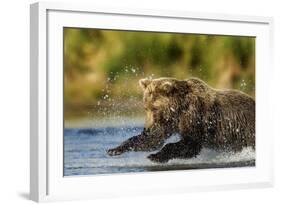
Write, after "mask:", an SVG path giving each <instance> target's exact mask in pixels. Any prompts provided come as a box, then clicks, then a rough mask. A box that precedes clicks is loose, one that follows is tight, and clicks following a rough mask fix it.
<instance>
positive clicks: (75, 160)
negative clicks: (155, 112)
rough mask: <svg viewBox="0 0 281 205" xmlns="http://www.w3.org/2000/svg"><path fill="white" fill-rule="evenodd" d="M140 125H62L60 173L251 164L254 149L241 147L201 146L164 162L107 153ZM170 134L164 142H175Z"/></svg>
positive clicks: (144, 154) (141, 154)
mask: <svg viewBox="0 0 281 205" xmlns="http://www.w3.org/2000/svg"><path fill="white" fill-rule="evenodd" d="M142 129H143V128H142V127H136V126H131V127H125V128H124V127H107V128H95V129H88V128H81V129H79V128H66V129H65V130H64V176H73V175H95V174H112V173H126V172H145V171H164V170H183V169H184V170H185V169H203V168H223V167H244V166H254V165H255V152H254V150H252V149H251V148H244V149H243V150H242V151H241V152H238V153H224V152H217V151H214V150H210V149H205V148H204V149H202V151H201V153H200V154H199V155H198V156H197V157H196V158H192V159H173V160H170V161H169V162H168V163H165V164H159V163H154V162H151V161H150V160H149V159H147V158H146V157H147V156H148V155H149V154H151V152H128V153H124V154H122V155H119V156H114V157H110V156H108V155H107V153H106V150H108V149H109V148H113V147H115V146H118V145H120V144H121V143H122V142H123V141H124V140H126V139H127V138H129V137H131V136H134V135H137V134H139V133H141V131H142ZM178 140H179V137H178V136H176V135H175V136H172V137H171V138H170V139H168V141H167V142H166V143H169V142H176V141H178Z"/></svg>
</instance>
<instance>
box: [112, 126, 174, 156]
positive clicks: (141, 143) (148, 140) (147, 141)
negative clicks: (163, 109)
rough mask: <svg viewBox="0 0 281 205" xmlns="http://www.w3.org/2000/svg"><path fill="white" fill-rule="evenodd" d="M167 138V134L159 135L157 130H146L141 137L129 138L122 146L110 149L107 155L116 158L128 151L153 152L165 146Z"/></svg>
mask: <svg viewBox="0 0 281 205" xmlns="http://www.w3.org/2000/svg"><path fill="white" fill-rule="evenodd" d="M156 133H157V134H156ZM167 137H168V135H167V134H165V133H162V134H159V133H158V132H155V130H154V131H152V129H144V131H143V132H142V133H141V134H140V135H137V136H134V137H131V138H129V139H128V140H126V141H125V142H123V143H122V144H121V145H120V146H118V147H115V148H113V149H109V150H108V151H107V153H108V155H110V156H115V155H120V154H123V153H125V152H128V151H153V150H156V149H159V148H160V147H161V146H163V144H164V140H165V139H167Z"/></svg>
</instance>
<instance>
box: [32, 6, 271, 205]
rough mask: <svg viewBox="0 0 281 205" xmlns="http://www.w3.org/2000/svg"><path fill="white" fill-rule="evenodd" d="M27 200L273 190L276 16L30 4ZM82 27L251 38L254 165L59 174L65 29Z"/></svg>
mask: <svg viewBox="0 0 281 205" xmlns="http://www.w3.org/2000/svg"><path fill="white" fill-rule="evenodd" d="M30 11H31V12H30V69H31V71H30V79H31V81H30V93H31V95H30V102H31V103H30V116H31V117H30V119H31V127H30V198H31V199H32V200H34V201H37V202H41V201H54V200H71V199H91V198H99V197H114V196H129V195H139V194H158V193H161V194H163V193H175V192H178V193H179V192H188V191H205V190H224V189H236V188H252V187H270V186H273V160H272V158H273V153H272V150H273V131H272V129H271V127H272V125H271V119H272V113H271V111H270V109H267V108H269V107H271V106H272V104H271V103H272V102H270V101H269V99H270V92H268V90H270V88H271V86H272V80H271V79H273V76H272V73H273V72H271V70H272V69H273V66H272V61H273V60H272V56H273V55H272V50H273V37H272V34H273V32H272V29H273V19H272V18H270V17H257V16H240V15H239V16H236V15H226V14H213V13H196V12H182V11H156V10H139V9H125V8H123V9H120V8H119V9H115V8H96V7H95V5H85V4H84V5H83V4H71V3H46V2H44V3H35V4H32V5H31V10H30ZM66 26H68V27H87V28H105V29H119V30H122V29H126V30H143V31H169V32H179V33H181V32H182V33H184V32H186V33H201V34H222V35H246V36H255V37H256V39H257V41H256V139H257V140H256V166H255V167H253V168H228V169H207V170H188V171H168V172H154V173H150V172H147V173H136V174H112V175H107V176H104V175H101V176H85V177H69V178H68V177H63V172H62V167H63V164H62V163H63V158H62V156H63V153H62V143H63V142H62V140H61V139H62V137H63V136H62V135H63V130H62V126H63V115H62V113H63V111H62V108H63V103H62V102H63V99H62V98H63V86H62V79H63V72H62V71H63V64H62V59H63V55H62V54H63V52H62V42H63V41H62V39H63V37H62V28H63V27H66Z"/></svg>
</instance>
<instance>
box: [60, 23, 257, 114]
mask: <svg viewBox="0 0 281 205" xmlns="http://www.w3.org/2000/svg"><path fill="white" fill-rule="evenodd" d="M143 77H176V78H180V79H186V78H189V77H199V78H201V79H203V80H205V81H207V83H209V84H211V85H212V86H214V87H217V88H234V89H239V90H242V91H244V92H247V93H248V94H250V95H253V96H254V94H255V38H253V37H240V36H219V35H200V34H175V33H157V32H132V31H111V30H97V29H79V28H65V29H64V78H65V86H64V91H65V96H64V103H65V107H66V110H65V111H66V113H71V112H72V111H73V110H75V109H77V107H78V108H79V109H78V110H81V109H82V107H85V106H86V107H87V106H89V105H95V104H96V103H97V102H101V101H102V102H104V101H105V100H106V99H104V97H105V96H110V99H111V100H112V101H119V102H125V101H127V100H128V99H129V98H130V97H134V98H135V101H141V91H140V89H139V88H138V83H137V81H138V80H139V79H140V78H143ZM107 100H108V99H107ZM104 103H105V102H104ZM105 104H106V103H105ZM121 104H122V103H121ZM80 108H81V109H80ZM70 115H71V114H70Z"/></svg>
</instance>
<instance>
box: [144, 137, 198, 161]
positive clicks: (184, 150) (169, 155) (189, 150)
mask: <svg viewBox="0 0 281 205" xmlns="http://www.w3.org/2000/svg"><path fill="white" fill-rule="evenodd" d="M201 148H202V145H201V144H199V143H197V142H191V141H186V140H180V141H179V142H176V143H169V144H166V145H165V146H164V147H163V148H162V149H161V150H160V151H159V152H157V153H155V154H151V155H149V156H148V158H149V159H150V160H151V161H154V162H160V163H165V162H168V161H169V160H170V159H175V158H179V159H188V158H192V157H195V156H196V155H198V154H199V153H200V151H201Z"/></svg>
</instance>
